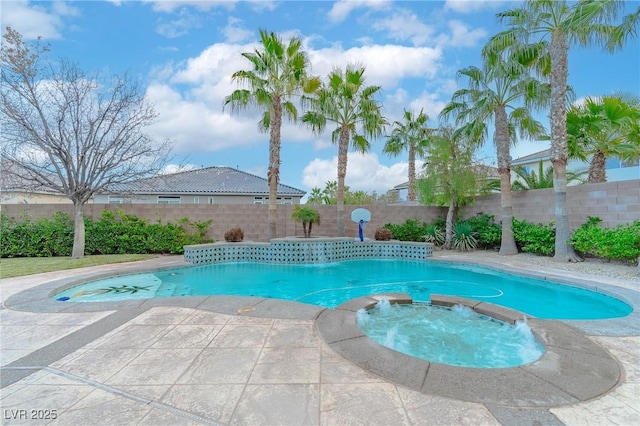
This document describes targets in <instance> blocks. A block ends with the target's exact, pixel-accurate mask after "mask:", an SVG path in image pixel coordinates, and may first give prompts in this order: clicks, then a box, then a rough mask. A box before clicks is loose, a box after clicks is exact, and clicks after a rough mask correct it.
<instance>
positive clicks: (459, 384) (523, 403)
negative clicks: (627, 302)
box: [316, 294, 622, 407]
mask: <svg viewBox="0 0 640 426" xmlns="http://www.w3.org/2000/svg"><path fill="white" fill-rule="evenodd" d="M381 297H387V298H389V300H390V301H391V302H392V303H407V301H410V300H411V298H410V297H409V296H408V295H406V294H380V295H374V296H368V297H360V298H357V299H352V300H350V301H348V302H345V303H343V304H342V305H340V306H338V307H337V308H336V309H327V310H324V311H322V312H321V313H320V315H319V316H318V318H317V320H316V326H317V329H318V332H319V334H320V336H321V337H322V338H323V339H324V341H325V342H326V343H327V344H328V345H329V346H330V347H331V348H332V349H333V350H335V351H336V352H338V353H339V354H340V355H342V356H343V357H344V358H346V359H348V360H350V361H352V362H353V363H355V364H357V365H358V366H360V367H362V368H364V369H366V370H367V371H370V372H372V373H374V374H377V375H379V376H381V377H383V378H384V379H386V380H390V381H392V382H395V383H397V384H399V385H402V386H406V387H408V388H410V389H413V390H416V391H419V392H422V393H428V394H435V395H439V396H443V397H447V398H455V399H459V400H464V401H470V402H478V403H483V404H496V405H503V406H515V407H553V406H559V405H567V404H573V403H577V402H581V401H586V400H589V399H592V398H595V397H598V396H600V395H602V394H604V393H607V392H608V391H610V390H611V389H613V388H614V387H615V386H616V385H617V384H618V383H619V381H620V380H621V377H622V373H621V369H620V366H619V364H618V362H617V361H616V360H615V359H614V358H612V357H611V356H610V355H609V353H608V352H607V351H605V350H604V349H602V348H601V347H600V346H598V345H596V344H595V343H593V342H592V341H591V340H589V339H588V338H587V337H586V336H585V335H584V334H583V333H582V332H580V331H579V330H577V329H575V328H574V327H571V326H569V325H567V324H564V323H562V322H559V321H547V320H539V319H533V318H532V319H529V320H528V321H529V325H530V326H531V328H532V330H533V332H534V334H535V335H536V338H538V339H539V340H541V343H542V344H543V345H544V346H545V349H546V351H545V353H544V354H543V355H542V357H541V358H540V359H538V360H537V361H535V362H533V363H530V364H526V365H522V366H519V367H513V368H501V369H495V368H491V369H480V368H467V367H455V366H449V365H444V364H437V363H433V362H429V361H425V360H421V359H418V358H414V357H411V356H409V355H405V354H402V353H400V352H396V351H394V350H392V349H389V348H386V347H384V346H382V345H379V344H377V343H375V342H374V341H372V340H371V339H369V338H368V337H367V336H366V335H365V334H364V333H362V331H361V330H360V328H359V327H358V326H357V324H356V312H357V311H358V310H359V309H361V308H368V307H371V306H372V305H374V304H375V303H377V301H378V300H379V299H380V298H381ZM454 299H455V300H454ZM455 301H461V302H463V303H464V304H465V305H467V306H474V307H478V305H484V307H483V309H482V310H483V314H485V315H489V316H494V315H493V314H495V316H496V317H498V319H501V318H499V317H506V319H507V320H508V321H510V320H511V319H513V318H514V317H515V318H517V319H520V318H522V317H523V316H524V315H523V314H522V313H519V312H517V311H513V310H510V309H509V310H507V311H511V313H509V312H506V311H505V308H503V307H501V306H497V305H493V306H490V305H491V304H490V303H486V302H482V303H479V302H477V301H473V300H469V299H462V298H450V297H447V296H437V297H436V303H440V304H446V303H453V302H455ZM454 304H455V303H454Z"/></svg>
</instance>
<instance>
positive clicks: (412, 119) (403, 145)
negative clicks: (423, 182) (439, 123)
mask: <svg viewBox="0 0 640 426" xmlns="http://www.w3.org/2000/svg"><path fill="white" fill-rule="evenodd" d="M402 118H403V121H398V120H396V121H394V122H393V125H392V130H391V135H390V136H389V138H388V139H387V142H386V144H385V145H384V150H383V151H384V152H385V153H387V154H390V155H395V156H397V155H400V153H401V152H402V151H404V150H407V151H408V152H409V172H408V174H409V201H416V156H419V157H421V158H422V157H424V155H425V153H426V149H427V147H428V145H429V134H430V132H431V130H430V129H429V128H428V127H427V121H429V116H428V115H427V114H426V113H425V112H424V111H423V110H420V112H419V113H418V115H415V114H414V113H413V112H411V111H407V110H405V111H404V114H403V115H402Z"/></svg>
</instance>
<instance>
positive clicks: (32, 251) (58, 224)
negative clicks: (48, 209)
mask: <svg viewBox="0 0 640 426" xmlns="http://www.w3.org/2000/svg"><path fill="white" fill-rule="evenodd" d="M0 221H1V228H0V235H1V239H0V245H1V247H0V255H1V256H2V257H46V256H69V255H71V250H72V248H73V222H72V221H71V219H69V216H68V215H67V214H64V213H55V214H54V215H53V217H52V218H42V219H38V220H37V221H31V220H30V219H26V220H24V221H22V222H18V221H16V220H15V219H12V218H9V217H8V216H7V215H6V214H2V217H1V218H0Z"/></svg>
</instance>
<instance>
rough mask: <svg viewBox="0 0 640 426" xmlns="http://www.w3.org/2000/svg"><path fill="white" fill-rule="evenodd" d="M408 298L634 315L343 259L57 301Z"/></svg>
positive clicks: (495, 284)
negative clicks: (457, 299)
mask: <svg viewBox="0 0 640 426" xmlns="http://www.w3.org/2000/svg"><path fill="white" fill-rule="evenodd" d="M383 292H405V293H408V294H410V295H411V297H412V298H413V299H414V300H417V301H429V300H430V294H447V295H452V296H460V297H465V298H469V299H476V300H482V301H486V302H490V303H494V304H499V305H502V306H506V307H509V308H511V309H515V310H518V311H521V312H523V313H526V314H528V315H531V316H535V317H539V318H546V319H604V318H617V317H623V316H626V315H628V314H630V313H631V312H632V311H633V309H632V307H631V306H629V305H628V304H626V303H624V302H623V301H621V300H618V299H616V298H613V297H610V296H607V295H604V294H601V293H598V292H595V291H591V290H588V289H584V288H580V287H573V286H568V285H563V284H558V283H553V282H549V281H544V280H537V279H532V278H526V277H521V276H517V275H512V274H507V273H502V272H498V271H495V270H492V269H488V268H482V267H476V266H469V265H450V264H442V263H437V262H430V261H411V260H397V259H385V260H379V259H367V260H348V261H341V262H334V263H321V264H311V265H304V264H301V265H286V264H267V263H253V262H231V263H217V264H209V265H201V266H191V267H184V268H177V269H170V270H162V271H155V272H148V273H143V274H132V275H122V276H117V277H112V278H106V279H102V280H97V281H92V282H89V283H85V284H82V285H81V286H76V287H72V288H68V289H66V290H64V291H61V292H59V293H56V294H55V295H54V296H53V297H54V298H55V299H64V298H68V300H71V301H78V302H94V301H119V300H130V299H141V298H156V297H180V296H202V295H239V296H257V297H269V298H277V299H285V300H293V301H297V302H302V303H309V304H314V305H318V306H324V307H328V308H333V307H336V306H338V305H340V304H341V303H342V302H344V301H347V300H350V299H353V298H356V297H361V296H365V295H368V294H373V293H383Z"/></svg>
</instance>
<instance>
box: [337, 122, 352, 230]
mask: <svg viewBox="0 0 640 426" xmlns="http://www.w3.org/2000/svg"><path fill="white" fill-rule="evenodd" d="M348 153H349V126H348V125H346V124H343V125H342V128H341V129H340V139H339V140H338V189H337V192H336V204H337V205H338V234H337V236H338V237H344V178H345V176H346V175H347V155H348Z"/></svg>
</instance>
